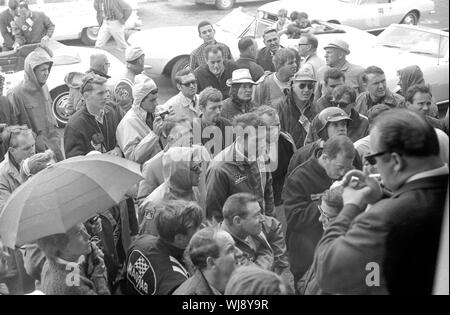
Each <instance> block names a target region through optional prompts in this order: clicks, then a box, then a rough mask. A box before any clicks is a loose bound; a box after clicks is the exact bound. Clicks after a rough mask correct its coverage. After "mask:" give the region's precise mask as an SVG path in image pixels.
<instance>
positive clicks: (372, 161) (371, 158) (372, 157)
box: [364, 151, 390, 165]
mask: <svg viewBox="0 0 450 315" xmlns="http://www.w3.org/2000/svg"><path fill="white" fill-rule="evenodd" d="M387 153H390V152H389V151H381V152H378V153H373V154H369V155H366V156H365V157H364V159H365V160H366V161H367V163H369V164H370V165H376V164H377V160H376V159H375V158H376V157H377V156H383V155H385V154H387Z"/></svg>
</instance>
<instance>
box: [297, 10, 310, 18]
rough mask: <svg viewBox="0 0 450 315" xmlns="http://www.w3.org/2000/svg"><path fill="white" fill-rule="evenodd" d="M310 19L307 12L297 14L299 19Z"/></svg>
mask: <svg viewBox="0 0 450 315" xmlns="http://www.w3.org/2000/svg"><path fill="white" fill-rule="evenodd" d="M308 18H309V16H308V13H306V12H300V13H298V14H297V19H308Z"/></svg>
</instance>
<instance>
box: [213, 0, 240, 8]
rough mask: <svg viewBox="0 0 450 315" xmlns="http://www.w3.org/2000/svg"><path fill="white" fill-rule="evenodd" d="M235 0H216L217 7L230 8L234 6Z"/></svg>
mask: <svg viewBox="0 0 450 315" xmlns="http://www.w3.org/2000/svg"><path fill="white" fill-rule="evenodd" d="M234 2H235V0H216V4H215V5H216V8H217V9H219V10H230V9H231V8H232V7H233V6H234Z"/></svg>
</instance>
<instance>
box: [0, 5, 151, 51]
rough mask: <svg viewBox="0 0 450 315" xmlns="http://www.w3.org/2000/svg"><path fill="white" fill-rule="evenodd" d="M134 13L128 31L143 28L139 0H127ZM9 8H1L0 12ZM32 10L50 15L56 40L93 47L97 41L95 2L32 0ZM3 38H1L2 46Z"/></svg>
mask: <svg viewBox="0 0 450 315" xmlns="http://www.w3.org/2000/svg"><path fill="white" fill-rule="evenodd" d="M127 1H128V2H129V4H130V5H131V7H132V8H133V13H132V14H131V16H130V18H129V19H128V21H127V23H126V27H127V29H135V28H138V27H140V26H142V22H141V20H140V19H139V16H138V13H137V9H138V3H137V0H127ZM6 9H7V6H0V12H3V11H4V10H6ZM30 9H31V10H33V11H41V12H44V13H45V14H47V15H48V17H49V18H50V19H51V20H52V22H53V24H55V26H56V27H55V33H54V34H53V37H52V39H54V40H69V39H81V41H82V42H83V43H84V44H86V45H93V44H95V41H96V40H97V35H98V30H99V26H98V22H97V13H96V11H95V9H94V1H93V0H30ZM2 44H3V37H1V36H0V45H2Z"/></svg>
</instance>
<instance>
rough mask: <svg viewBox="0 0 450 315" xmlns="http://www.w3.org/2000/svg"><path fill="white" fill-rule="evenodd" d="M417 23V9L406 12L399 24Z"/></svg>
mask: <svg viewBox="0 0 450 315" xmlns="http://www.w3.org/2000/svg"><path fill="white" fill-rule="evenodd" d="M418 23H419V13H418V12H417V11H411V12H408V14H406V15H405V17H404V18H403V20H402V21H401V22H400V24H409V25H417V24H418Z"/></svg>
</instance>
